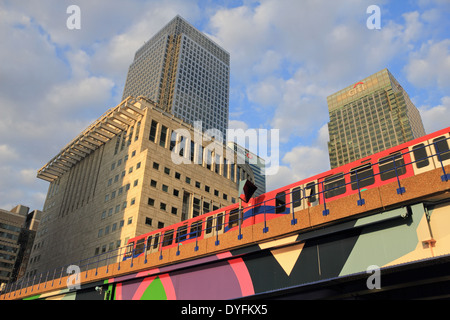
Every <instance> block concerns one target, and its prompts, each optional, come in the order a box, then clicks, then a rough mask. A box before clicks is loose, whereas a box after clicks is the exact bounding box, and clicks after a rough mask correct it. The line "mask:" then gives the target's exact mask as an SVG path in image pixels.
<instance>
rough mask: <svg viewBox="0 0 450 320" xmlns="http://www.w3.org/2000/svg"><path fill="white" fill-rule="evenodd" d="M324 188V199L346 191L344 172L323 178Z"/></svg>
mask: <svg viewBox="0 0 450 320" xmlns="http://www.w3.org/2000/svg"><path fill="white" fill-rule="evenodd" d="M324 188H325V198H326V199H328V198H331V197H335V196H338V195H340V194H344V193H345V191H346V187H345V178H344V174H343V173H338V174H335V175H333V176H330V177H327V178H325V181H324Z"/></svg>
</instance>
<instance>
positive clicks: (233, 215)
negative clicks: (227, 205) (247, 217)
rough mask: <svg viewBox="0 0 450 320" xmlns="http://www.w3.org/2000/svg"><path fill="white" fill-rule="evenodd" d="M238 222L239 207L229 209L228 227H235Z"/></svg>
mask: <svg viewBox="0 0 450 320" xmlns="http://www.w3.org/2000/svg"><path fill="white" fill-rule="evenodd" d="M238 224H239V209H234V210H231V211H230V217H229V220H228V228H233V227H236V226H237V225H238Z"/></svg>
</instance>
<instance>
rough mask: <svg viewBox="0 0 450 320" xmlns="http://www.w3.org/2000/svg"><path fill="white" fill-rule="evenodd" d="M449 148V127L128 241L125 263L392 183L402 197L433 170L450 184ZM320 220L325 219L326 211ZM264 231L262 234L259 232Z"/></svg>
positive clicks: (361, 202)
mask: <svg viewBox="0 0 450 320" xmlns="http://www.w3.org/2000/svg"><path fill="white" fill-rule="evenodd" d="M449 145H450V127H448V128H446V129H442V130H439V131H437V132H434V133H432V134H429V135H426V136H423V137H421V138H418V139H415V140H412V141H409V142H407V143H403V144H401V145H398V146H395V147H392V148H390V149H387V150H384V151H381V152H378V153H376V154H373V155H371V156H368V157H364V158H362V159H359V160H357V161H354V162H351V163H349V164H346V165H343V166H341V167H338V168H335V169H332V170H329V171H326V172H323V173H320V174H318V175H315V176H313V177H310V178H308V179H304V180H301V181H298V182H295V183H292V184H290V185H288V186H285V187H282V188H279V189H276V190H273V191H270V192H267V193H265V194H263V195H261V196H259V197H256V198H252V199H250V200H249V201H248V202H247V203H246V202H240V203H236V204H233V205H230V206H227V207H224V208H220V209H217V210H215V211H212V212H209V213H205V214H204V215H201V216H197V217H195V218H192V219H189V220H185V221H182V222H179V223H177V224H174V225H172V226H168V227H165V228H163V229H159V230H155V231H152V232H150V233H147V234H144V235H140V236H137V237H135V238H132V239H130V240H129V241H128V246H127V250H126V253H125V255H124V259H128V258H130V257H132V256H133V257H137V256H139V255H142V254H143V253H152V252H155V251H161V252H162V251H163V250H165V249H168V248H173V247H176V246H179V244H181V243H188V242H193V241H198V240H201V239H205V238H208V237H212V236H215V237H217V238H218V237H219V235H221V234H223V233H226V232H229V231H231V230H236V229H238V228H239V229H240V230H242V229H243V228H247V227H250V226H252V225H254V224H257V223H261V222H264V221H268V220H271V219H275V218H277V217H278V216H280V215H286V214H290V213H293V214H295V212H297V211H300V210H304V209H307V208H309V207H313V206H316V205H318V204H324V205H326V204H327V203H329V202H331V201H334V200H336V199H339V198H342V197H346V196H349V195H352V194H358V193H359V194H361V192H363V191H365V190H368V189H371V188H375V187H379V186H382V185H384V184H387V183H391V182H392V181H397V182H398V188H397V193H399V194H402V193H404V192H406V190H405V188H404V187H402V185H401V180H402V179H405V178H407V177H410V176H413V175H417V174H421V173H423V172H425V171H429V170H433V169H436V168H442V170H443V174H442V180H443V181H447V180H450V174H448V173H446V172H445V170H444V166H446V165H449V164H450V148H449ZM363 204H364V199H362V197H361V196H360V200H358V205H363ZM323 214H324V215H326V214H328V212H327V210H326V209H325V210H324V211H323ZM292 223H293V224H295V223H296V220H295V219H293V220H292ZM266 231H267V229H266V228H265V229H264V230H263V232H266ZM239 235H241V232H239ZM216 244H219V241H216Z"/></svg>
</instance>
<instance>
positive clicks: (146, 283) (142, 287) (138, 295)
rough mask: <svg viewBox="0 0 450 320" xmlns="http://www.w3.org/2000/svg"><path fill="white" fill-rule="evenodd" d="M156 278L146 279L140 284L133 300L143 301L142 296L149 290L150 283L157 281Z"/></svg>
mask: <svg viewBox="0 0 450 320" xmlns="http://www.w3.org/2000/svg"><path fill="white" fill-rule="evenodd" d="M155 278H156V276H155V277H148V278H145V279H144V280H143V281H142V282H141V283H140V284H139V287H138V288H137V289H136V291H135V292H134V295H133V298H132V300H139V299H141V297H142V295H143V294H144V292H145V290H146V289H147V288H148V286H149V285H150V283H152V281H153V280H155Z"/></svg>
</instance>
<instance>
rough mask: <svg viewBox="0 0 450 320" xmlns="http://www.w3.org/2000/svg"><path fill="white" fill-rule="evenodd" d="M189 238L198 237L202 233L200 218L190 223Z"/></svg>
mask: <svg viewBox="0 0 450 320" xmlns="http://www.w3.org/2000/svg"><path fill="white" fill-rule="evenodd" d="M189 234H190V238H195V237H200V236H201V235H202V220H200V221H197V222H194V223H192V224H191V231H190V232H189Z"/></svg>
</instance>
